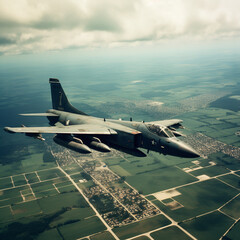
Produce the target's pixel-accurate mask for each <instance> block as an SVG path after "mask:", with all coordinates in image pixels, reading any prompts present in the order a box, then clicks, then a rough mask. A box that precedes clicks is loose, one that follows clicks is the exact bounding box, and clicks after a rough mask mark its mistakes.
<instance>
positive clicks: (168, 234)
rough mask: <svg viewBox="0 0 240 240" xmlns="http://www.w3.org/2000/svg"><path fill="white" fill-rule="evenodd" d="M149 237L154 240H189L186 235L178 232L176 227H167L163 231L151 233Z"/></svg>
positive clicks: (180, 231)
mask: <svg viewBox="0 0 240 240" xmlns="http://www.w3.org/2000/svg"><path fill="white" fill-rule="evenodd" d="M151 237H152V238H154V239H155V240H162V239H177V240H190V239H192V238H190V237H189V236H188V235H186V233H184V232H183V231H182V230H180V229H179V228H178V227H175V226H173V227H168V228H165V229H163V230H159V231H156V232H153V233H151Z"/></svg>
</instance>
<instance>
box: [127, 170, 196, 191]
mask: <svg viewBox="0 0 240 240" xmlns="http://www.w3.org/2000/svg"><path fill="white" fill-rule="evenodd" d="M126 180H127V182H128V183H129V184H130V185H132V186H133V187H134V188H136V189H137V190H139V191H142V192H143V194H145V195H147V194H151V193H154V192H159V191H162V190H165V189H168V188H172V187H176V186H179V185H183V184H186V183H190V182H194V181H196V180H197V179H196V178H194V177H192V176H190V175H189V174H187V173H185V172H183V171H182V170H180V169H178V168H176V167H169V168H163V169H157V170H155V171H150V172H146V173H142V174H137V175H135V176H129V177H127V178H126Z"/></svg>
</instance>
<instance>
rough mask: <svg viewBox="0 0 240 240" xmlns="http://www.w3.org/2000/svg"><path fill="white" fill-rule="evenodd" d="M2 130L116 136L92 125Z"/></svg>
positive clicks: (9, 128)
mask: <svg viewBox="0 0 240 240" xmlns="http://www.w3.org/2000/svg"><path fill="white" fill-rule="evenodd" d="M4 130H5V131H6V132H9V133H36V134H38V133H39V134H40V133H56V134H87V135H91V134H94V135H111V134H117V132H116V131H114V130H113V129H111V128H107V127H104V126H96V125H93V124H81V125H69V126H64V125H63V126H52V127H19V128H12V127H5V128H4Z"/></svg>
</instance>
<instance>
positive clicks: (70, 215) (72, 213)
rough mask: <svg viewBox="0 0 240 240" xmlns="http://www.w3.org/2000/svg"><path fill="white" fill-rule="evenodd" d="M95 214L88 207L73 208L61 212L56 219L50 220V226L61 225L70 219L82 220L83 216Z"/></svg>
mask: <svg viewBox="0 0 240 240" xmlns="http://www.w3.org/2000/svg"><path fill="white" fill-rule="evenodd" d="M93 215H95V212H94V211H93V210H92V209H91V208H90V207H85V208H73V209H71V210H69V211H66V212H65V213H63V214H61V215H60V216H59V217H58V218H57V219H55V220H54V221H52V222H51V224H50V227H52V228H53V227H57V226H58V225H63V224H64V223H66V222H68V221H70V220H83V219H84V218H87V217H90V216H93Z"/></svg>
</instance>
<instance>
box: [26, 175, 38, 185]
mask: <svg viewBox="0 0 240 240" xmlns="http://www.w3.org/2000/svg"><path fill="white" fill-rule="evenodd" d="M25 175H26V178H27V180H28V183H30V184H32V183H36V182H39V179H38V177H37V175H36V173H28V174H25Z"/></svg>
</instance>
